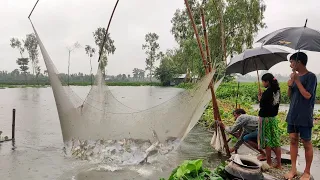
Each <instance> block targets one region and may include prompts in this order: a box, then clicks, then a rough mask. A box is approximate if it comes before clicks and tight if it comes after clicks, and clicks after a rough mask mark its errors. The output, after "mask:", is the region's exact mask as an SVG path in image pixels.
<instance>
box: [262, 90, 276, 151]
mask: <svg viewBox="0 0 320 180" xmlns="http://www.w3.org/2000/svg"><path fill="white" fill-rule="evenodd" d="M279 104H280V89H279V90H277V91H276V92H274V91H273V90H272V89H271V88H268V89H267V90H266V91H265V92H264V93H263V94H262V97H261V100H260V111H259V116H260V119H259V127H258V146H259V148H260V149H265V148H266V147H271V148H275V147H280V146H281V143H280V129H279V120H278V118H277V115H278V111H279Z"/></svg>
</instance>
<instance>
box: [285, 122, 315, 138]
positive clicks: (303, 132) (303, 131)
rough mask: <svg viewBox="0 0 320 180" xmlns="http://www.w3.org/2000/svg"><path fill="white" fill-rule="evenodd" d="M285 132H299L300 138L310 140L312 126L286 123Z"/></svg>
mask: <svg viewBox="0 0 320 180" xmlns="http://www.w3.org/2000/svg"><path fill="white" fill-rule="evenodd" d="M287 132H288V133H289V134H290V133H298V134H300V138H301V139H302V140H304V141H310V140H311V136H312V127H304V126H295V125H290V124H288V127H287Z"/></svg>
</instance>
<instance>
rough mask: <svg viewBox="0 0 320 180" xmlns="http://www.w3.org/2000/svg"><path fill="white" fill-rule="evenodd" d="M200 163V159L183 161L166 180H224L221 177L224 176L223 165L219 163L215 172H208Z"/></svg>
mask: <svg viewBox="0 0 320 180" xmlns="http://www.w3.org/2000/svg"><path fill="white" fill-rule="evenodd" d="M202 162H203V160H202V159H197V160H186V161H184V162H183V163H182V164H181V165H179V166H178V167H177V168H175V169H174V170H173V171H172V173H171V175H170V177H169V179H168V180H191V179H192V180H224V178H223V177H222V176H225V173H224V167H225V165H226V164H225V163H221V164H220V165H219V166H218V167H217V168H216V169H215V170H213V171H210V170H209V169H208V168H204V167H203V164H202ZM221 175H222V176H221ZM160 180H165V178H160Z"/></svg>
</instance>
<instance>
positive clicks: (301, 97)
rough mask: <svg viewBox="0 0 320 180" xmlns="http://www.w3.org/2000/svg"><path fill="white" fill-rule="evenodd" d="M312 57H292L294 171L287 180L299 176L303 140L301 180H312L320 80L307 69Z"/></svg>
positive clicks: (290, 118) (289, 118)
mask: <svg viewBox="0 0 320 180" xmlns="http://www.w3.org/2000/svg"><path fill="white" fill-rule="evenodd" d="M307 62H308V56H307V55H306V54H305V53H303V52H297V53H294V54H293V55H291V57H290V63H291V64H290V67H291V68H292V71H293V73H292V74H291V76H290V77H291V78H290V80H289V81H288V96H289V97H290V101H291V102H290V108H289V112H288V115H287V123H288V127H287V131H288V133H289V135H290V155H291V162H292V167H291V171H290V172H288V173H287V174H285V178H286V179H293V178H294V177H295V176H297V167H296V162H297V155H298V145H299V136H300V138H301V139H302V143H303V146H304V149H305V159H306V167H305V170H304V173H303V175H302V177H301V179H302V180H309V179H310V176H311V175H310V168H311V164H312V159H313V147H312V143H311V135H312V127H313V110H314V104H315V97H316V89H317V77H316V75H315V74H314V73H312V72H310V71H308V69H307V68H306V65H307Z"/></svg>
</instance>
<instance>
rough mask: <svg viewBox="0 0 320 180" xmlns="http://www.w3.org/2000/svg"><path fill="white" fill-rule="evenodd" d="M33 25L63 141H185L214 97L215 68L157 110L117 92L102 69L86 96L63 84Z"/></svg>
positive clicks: (155, 107) (157, 106)
mask: <svg viewBox="0 0 320 180" xmlns="http://www.w3.org/2000/svg"><path fill="white" fill-rule="evenodd" d="M32 27H33V29H34V32H35V34H36V37H37V40H38V43H39V46H40V49H41V53H42V55H43V59H44V61H45V65H46V68H47V70H48V75H49V79H50V83H51V86H52V90H53V94H54V98H55V102H56V106H57V110H58V114H59V119H60V124H61V130H62V135H63V140H64V142H70V141H71V140H73V139H78V140H80V139H81V140H86V142H87V141H98V140H103V139H104V140H116V141H119V140H123V139H134V140H144V141H149V142H150V143H154V142H161V143H166V142H168V141H171V140H182V139H183V138H184V137H185V136H186V134H187V133H188V132H189V131H190V130H191V129H192V128H193V126H194V125H195V124H196V123H197V121H198V120H199V119H200V117H201V115H202V113H203V111H204V110H205V108H206V106H207V104H208V103H209V101H210V99H211V93H210V90H209V89H208V85H209V83H210V81H211V79H212V77H213V75H214V73H213V72H212V73H210V74H208V75H207V76H205V77H204V78H202V79H201V80H200V81H199V82H198V83H197V84H196V86H195V87H194V88H193V89H190V90H185V91H182V92H181V93H179V94H178V95H177V96H174V97H173V98H171V99H169V100H167V101H164V102H162V103H161V104H158V105H156V106H154V107H152V108H149V109H143V110H141V109H138V108H134V107H129V106H127V105H124V104H123V103H121V102H120V101H119V100H118V99H117V98H115V97H114V96H113V94H112V93H111V91H110V90H109V88H108V87H107V86H106V85H105V82H104V78H103V75H102V72H101V70H100V68H98V71H97V74H96V76H95V83H94V85H93V86H92V88H91V90H90V92H89V93H88V95H87V97H86V98H85V100H82V99H81V98H80V97H79V96H77V95H76V94H75V93H74V92H73V91H72V89H71V88H70V87H69V86H63V85H62V83H61V80H60V79H59V76H58V74H59V73H58V71H57V69H56V68H55V65H54V64H53V62H52V60H51V58H50V56H49V55H48V52H47V51H46V49H45V47H44V45H43V43H42V42H41V40H40V37H39V35H38V33H37V31H36V29H35V27H34V26H33V24H32ZM221 81H222V79H221V80H220V81H219V82H218V83H217V84H216V85H215V89H217V87H218V86H219V84H220V83H221ZM80 144H81V143H80ZM81 147H85V146H84V145H82V146H81ZM86 150H88V148H87V149H86Z"/></svg>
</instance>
